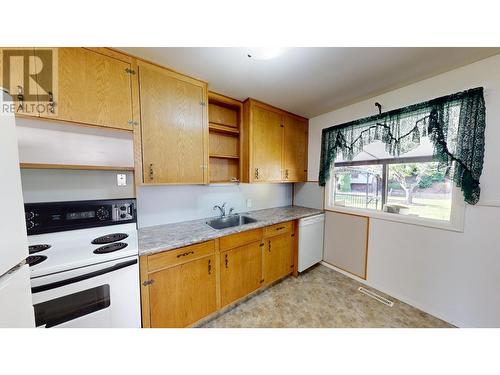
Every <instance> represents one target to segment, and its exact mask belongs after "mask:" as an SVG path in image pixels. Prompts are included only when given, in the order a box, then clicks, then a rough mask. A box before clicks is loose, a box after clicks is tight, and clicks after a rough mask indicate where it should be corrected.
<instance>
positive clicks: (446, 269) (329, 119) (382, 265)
mask: <svg viewBox="0 0 500 375" xmlns="http://www.w3.org/2000/svg"><path fill="white" fill-rule="evenodd" d="M477 86H483V87H484V90H485V91H484V93H485V101H486V153H485V160H484V169H483V175H482V177H481V189H482V193H481V201H480V202H479V204H478V205H476V206H466V208H465V227H464V232H463V233H459V232H451V231H446V230H441V229H434V228H426V227H422V226H417V225H411V224H402V223H396V222H390V221H385V220H381V219H372V220H371V221H370V236H369V246H368V279H367V284H369V285H371V286H373V287H375V288H378V289H380V290H381V291H383V292H385V293H388V294H390V295H392V296H394V297H396V298H399V299H401V300H403V301H405V302H407V303H409V304H411V305H413V306H416V307H418V308H420V309H422V310H424V311H427V312H429V313H431V314H433V315H435V316H438V317H440V318H442V319H444V320H446V321H448V322H450V323H452V324H455V325H458V326H464V327H500V294H499V293H497V292H496V290H497V289H498V285H500V232H499V228H500V207H499V206H500V188H499V186H500V151H499V150H500V55H497V56H493V57H491V58H488V59H485V60H482V61H479V62H476V63H474V64H470V65H467V66H464V67H462V68H459V69H455V70H452V71H450V72H447V73H444V74H440V75H438V76H436V77H433V78H429V79H426V80H424V81H420V82H417V83H415V84H412V85H409V86H406V87H403V88H401V89H398V90H394V91H391V92H388V93H386V94H383V95H380V96H377V97H374V98H372V99H370V100H365V101H362V102H359V103H356V104H353V105H350V106H348V107H344V108H341V109H338V110H335V111H332V112H329V113H325V114H323V115H320V116H317V117H315V118H313V119H311V120H310V129H309V168H308V169H309V180H317V179H318V165H319V156H320V141H321V129H323V128H325V127H328V126H331V125H336V124H341V123H343V122H346V121H351V120H355V119H359V118H362V117H366V116H369V115H373V114H375V113H376V108H375V106H374V103H375V102H376V101H378V102H380V103H381V104H382V106H383V110H384V111H388V110H391V109H395V108H399V107H403V106H407V105H409V104H413V103H418V102H421V101H425V100H429V99H432V98H435V97H438V96H442V95H447V94H451V93H454V92H457V91H461V90H465V89H469V88H472V87H477ZM318 194H320V192H318ZM309 199H313V198H309ZM316 199H319V197H317V198H316ZM329 230H332V228H328V227H327V228H326V232H328V231H329Z"/></svg>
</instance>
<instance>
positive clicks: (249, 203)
mask: <svg viewBox="0 0 500 375" xmlns="http://www.w3.org/2000/svg"><path fill="white" fill-rule="evenodd" d="M247 208H252V200H251V199H250V198H248V199H247Z"/></svg>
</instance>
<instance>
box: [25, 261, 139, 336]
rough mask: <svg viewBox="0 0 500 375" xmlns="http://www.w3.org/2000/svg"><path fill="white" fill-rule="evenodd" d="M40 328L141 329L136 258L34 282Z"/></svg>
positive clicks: (34, 302) (36, 316) (98, 265)
mask: <svg viewBox="0 0 500 375" xmlns="http://www.w3.org/2000/svg"><path fill="white" fill-rule="evenodd" d="M31 291H32V295H33V305H34V309H35V322H36V326H37V327H45V328H50V327H70V328H111V327H123V328H126V327H140V326H141V319H140V302H139V266H138V259H137V257H136V256H134V257H129V258H123V259H118V260H116V261H112V262H105V263H101V264H96V265H92V266H88V267H82V268H78V269H75V270H70V271H65V272H59V273H56V274H52V275H47V276H42V277H38V278H35V279H32V280H31Z"/></svg>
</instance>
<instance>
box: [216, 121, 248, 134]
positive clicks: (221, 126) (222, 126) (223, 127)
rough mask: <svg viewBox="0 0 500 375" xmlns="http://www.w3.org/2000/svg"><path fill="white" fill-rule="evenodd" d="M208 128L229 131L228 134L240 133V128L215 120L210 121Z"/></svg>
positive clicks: (221, 131) (222, 131)
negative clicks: (218, 122)
mask: <svg viewBox="0 0 500 375" xmlns="http://www.w3.org/2000/svg"><path fill="white" fill-rule="evenodd" d="M208 128H209V129H210V130H211V131H215V132H220V133H228V134H234V135H238V134H240V129H238V128H235V127H233V126H228V125H225V124H217V123H215V122H210V123H209V125H208Z"/></svg>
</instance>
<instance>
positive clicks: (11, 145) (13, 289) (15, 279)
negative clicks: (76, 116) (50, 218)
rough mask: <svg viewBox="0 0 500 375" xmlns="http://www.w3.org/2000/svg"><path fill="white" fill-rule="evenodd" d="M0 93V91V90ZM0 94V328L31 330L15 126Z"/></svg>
mask: <svg viewBox="0 0 500 375" xmlns="http://www.w3.org/2000/svg"><path fill="white" fill-rule="evenodd" d="M0 90H1V88H0ZM11 104H12V99H11V98H10V96H8V95H7V94H4V92H3V90H2V91H0V176H1V179H0V207H1V212H0V328H22V327H34V326H35V318H34V312H33V303H32V300H31V286H30V272H29V267H28V266H27V265H26V264H24V260H25V259H26V257H27V256H28V240H27V235H26V224H25V218H24V203H23V195H22V189H21V173H20V170H19V154H18V146H17V138H16V124H15V118H14V115H13V114H12V113H8V108H9V107H8V106H10V105H11Z"/></svg>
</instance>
